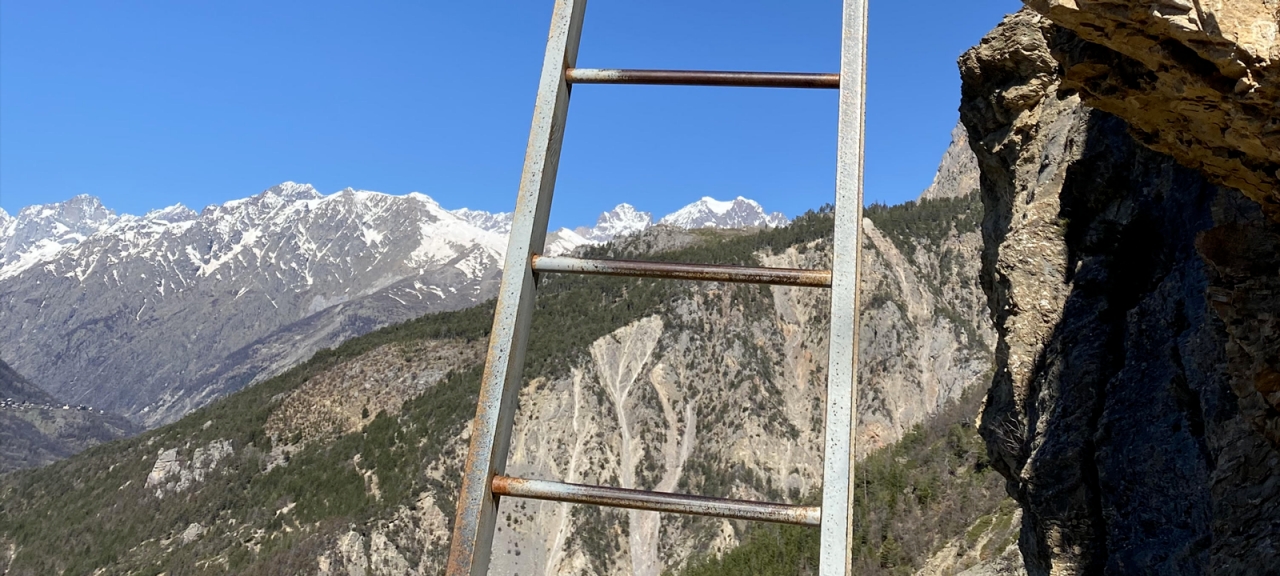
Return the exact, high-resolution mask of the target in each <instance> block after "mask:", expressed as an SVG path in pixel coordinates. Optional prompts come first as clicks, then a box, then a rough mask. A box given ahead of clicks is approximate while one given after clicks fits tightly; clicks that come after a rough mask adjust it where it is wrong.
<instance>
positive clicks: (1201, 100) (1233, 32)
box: [1025, 0, 1280, 221]
mask: <svg viewBox="0 0 1280 576" xmlns="http://www.w3.org/2000/svg"><path fill="white" fill-rule="evenodd" d="M1025 2H1026V4H1027V5H1028V6H1031V7H1032V8H1034V9H1036V10H1038V11H1039V12H1041V13H1042V14H1044V15H1046V16H1048V17H1049V18H1050V19H1051V20H1052V21H1053V22H1054V23H1056V24H1058V25H1060V26H1063V27H1065V28H1067V29H1069V30H1071V31H1072V32H1073V33H1057V34H1054V35H1053V38H1052V39H1051V45H1050V48H1051V49H1052V50H1053V55H1054V57H1055V58H1057V60H1058V61H1059V62H1060V63H1061V64H1062V65H1063V73H1062V85H1063V87H1065V88H1069V89H1073V90H1076V91H1078V92H1079V94H1080V97H1081V98H1082V99H1083V101H1084V103H1085V104H1087V105H1089V106H1092V107H1094V108H1097V109H1100V110H1105V111H1107V112H1110V113H1112V114H1115V115H1117V116H1119V117H1121V118H1124V119H1125V121H1126V122H1128V123H1129V128H1130V131H1131V133H1132V134H1133V135H1134V136H1135V137H1136V138H1137V139H1138V140H1139V141H1141V142H1142V143H1143V144H1145V145H1146V146H1148V147H1149V148H1151V149H1153V150H1156V151H1159V152H1163V153H1165V154H1169V155H1170V156H1172V157H1173V158H1175V159H1177V160H1178V161H1179V162H1180V163H1182V164H1183V165H1185V166H1189V167H1192V168H1195V169H1196V170H1199V171H1200V172H1201V173H1202V174H1204V175H1205V176H1206V177H1207V178H1209V179H1210V180H1212V181H1213V182H1215V183H1218V184H1222V185H1226V186H1230V187H1232V188H1236V189H1238V190H1240V191H1241V192H1242V193H1244V194H1245V195H1246V196H1248V197H1249V198H1252V199H1253V200H1254V201H1256V202H1258V203H1260V204H1261V205H1262V206H1263V209H1264V211H1265V212H1267V213H1268V214H1269V215H1270V216H1271V218H1272V219H1273V220H1276V221H1280V114H1277V113H1276V110H1277V109H1280V2H1276V0H1122V1H1108V2H1100V1H1097V0H1092V1H1088V0H1082V1H1077V0H1025Z"/></svg>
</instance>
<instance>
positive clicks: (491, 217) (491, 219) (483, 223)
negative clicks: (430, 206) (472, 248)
mask: <svg viewBox="0 0 1280 576" xmlns="http://www.w3.org/2000/svg"><path fill="white" fill-rule="evenodd" d="M453 214H454V216H457V217H459V218H461V219H463V220H466V221H467V222H468V223H470V224H471V225H472V226H475V227H476V228H479V229H481V230H487V231H489V232H493V233H494V234H501V235H503V236H506V235H508V234H510V233H511V219H512V217H513V216H514V214H513V213H511V212H498V213H496V214H495V213H492V212H485V211H483V210H472V209H470V208H459V209H457V210H454V211H453Z"/></svg>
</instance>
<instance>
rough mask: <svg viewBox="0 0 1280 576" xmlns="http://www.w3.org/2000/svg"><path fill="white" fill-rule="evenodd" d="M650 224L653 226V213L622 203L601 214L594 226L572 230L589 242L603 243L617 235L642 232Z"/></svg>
mask: <svg viewBox="0 0 1280 576" xmlns="http://www.w3.org/2000/svg"><path fill="white" fill-rule="evenodd" d="M650 226H653V214H650V213H648V212H641V211H639V210H636V207H635V206H632V205H630V204H626V203H623V204H619V205H617V206H616V207H614V209H613V210H610V211H608V212H605V213H604V214H601V215H600V217H599V218H597V219H596V225H595V226H594V227H592V228H587V227H585V226H582V227H579V228H578V229H576V230H574V232H575V233H577V234H578V235H579V236H581V237H582V238H584V239H586V240H587V241H589V242H598V243H604V242H608V241H610V240H613V239H614V238H616V237H618V236H624V235H627V234H635V233H636V232H642V231H644V230H645V229H647V228H649V227H650Z"/></svg>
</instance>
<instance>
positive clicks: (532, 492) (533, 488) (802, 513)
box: [493, 476, 822, 526]
mask: <svg viewBox="0 0 1280 576" xmlns="http://www.w3.org/2000/svg"><path fill="white" fill-rule="evenodd" d="M493 493H494V494H502V495H506V496H519V497H521V498H535V499H538V500H552V501H556V502H574V503H577V504H595V505H598V506H612V507H614V508H631V509H634V510H653V511H656V512H673V513H676V514H693V515H697V516H715V517H717V518H732V519H735V520H753V521H757V522H776V523H779V524H796V525H800V526H819V525H821V524H822V510H821V509H820V508H818V507H817V506H790V505H787V504H772V503H768V502H751V501H748V500H727V499H722V498H707V497H705V496H690V495H687V494H670V493H667V492H646V491H644V490H627V489H625V488H608V487H604V486H586V485H583V484H565V483H563V482H550V481H546V480H525V479H522V478H512V477H509V476H494V477H493Z"/></svg>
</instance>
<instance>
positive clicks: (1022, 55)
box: [960, 1, 1280, 574]
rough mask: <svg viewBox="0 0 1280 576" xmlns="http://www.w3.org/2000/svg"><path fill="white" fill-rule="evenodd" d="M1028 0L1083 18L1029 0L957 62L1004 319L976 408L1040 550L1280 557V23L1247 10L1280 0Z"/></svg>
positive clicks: (1159, 569)
mask: <svg viewBox="0 0 1280 576" xmlns="http://www.w3.org/2000/svg"><path fill="white" fill-rule="evenodd" d="M1029 4H1032V5H1035V6H1036V7H1037V8H1039V9H1041V10H1043V11H1046V12H1047V13H1048V14H1049V15H1050V16H1051V17H1053V18H1055V19H1060V21H1062V22H1063V23H1065V24H1067V25H1069V26H1074V27H1075V28H1076V29H1077V30H1078V31H1079V36H1077V35H1076V34H1075V33H1073V32H1071V31H1069V30H1066V29H1064V28H1061V27H1057V26H1055V25H1053V24H1051V23H1050V22H1049V21H1048V20H1046V19H1044V18H1042V17H1040V16H1039V15H1036V14H1034V13H1032V12H1027V11H1024V12H1022V13H1019V14H1017V15H1014V16H1012V17H1010V18H1009V19H1007V20H1006V21H1005V22H1004V23H1003V24H1001V26H1000V27H999V28H998V29H997V30H996V31H995V32H993V33H992V34H991V35H990V36H988V37H987V38H985V39H983V41H982V43H981V44H980V45H979V46H977V47H976V48H974V49H973V50H971V51H970V52H968V53H967V54H965V56H964V57H963V58H962V59H961V62H960V64H961V71H962V78H963V101H962V105H961V118H962V121H963V123H964V124H965V126H966V128H967V129H968V131H969V135H970V140H971V142H972V143H973V148H974V151H975V153H976V155H977V157H978V163H979V166H980V167H981V171H982V175H981V185H982V198H983V203H984V205H985V208H986V214H985V217H984V220H983V224H982V232H983V239H984V249H983V256H982V274H981V276H982V282H983V287H984V289H985V290H986V292H987V297H988V301H989V304H990V306H991V309H992V311H993V313H994V319H995V325H996V330H997V332H998V333H999V340H998V344H997V348H996V375H995V378H994V381H993V384H992V388H991V390H990V392H989V395H988V398H987V404H986V407H985V411H984V414H983V418H982V425H981V429H982V433H983V436H984V437H985V439H986V440H987V443H988V449H989V450H990V452H991V454H992V457H993V460H994V462H995V466H996V467H997V468H998V469H999V470H1000V471H1001V473H1003V474H1004V475H1005V476H1006V478H1007V480H1008V489H1009V491H1010V493H1011V494H1012V495H1014V496H1015V497H1016V498H1017V500H1018V501H1019V502H1020V503H1021V505H1022V509H1023V516H1022V522H1023V525H1022V534H1021V538H1020V546H1021V548H1022V552H1023V556H1024V558H1025V560H1026V563H1027V569H1028V572H1029V573H1031V574H1050V573H1052V574H1070V573H1090V574H1093V573H1130V572H1154V573H1162V574H1204V573H1224V574H1225V573H1232V574H1245V573H1267V572H1268V571H1271V570H1274V568H1275V566H1280V548H1278V547H1277V545H1276V542H1277V540H1276V534H1278V533H1280V474H1278V473H1277V470H1280V442H1278V441H1280V437H1278V435H1277V433H1276V432H1277V418H1278V417H1280V412H1277V407H1278V406H1280V372H1278V371H1277V370H1278V369H1280V355H1278V354H1280V347H1278V346H1277V345H1276V341H1277V335H1278V334H1280V326H1278V325H1277V322H1278V318H1280V299H1278V298H1280V249H1278V248H1280V225H1277V223H1276V221H1274V220H1269V219H1268V218H1267V217H1266V216H1265V213H1266V212H1268V211H1272V212H1271V213H1272V215H1274V212H1273V208H1274V204H1272V203H1271V198H1272V197H1273V196H1274V194H1275V191H1276V184H1275V178H1276V175H1275V174H1274V169H1275V167H1276V164H1275V161H1276V158H1277V156H1276V155H1275V154H1276V153H1277V150H1280V146H1277V145H1276V144H1275V140H1274V138H1275V134H1276V132H1275V126H1276V115H1275V110H1276V108H1275V104H1274V102H1275V100H1276V98H1275V92H1274V91H1273V90H1274V89H1275V88H1276V86H1277V85H1276V84H1274V83H1272V84H1270V85H1269V87H1266V86H1260V85H1257V84H1260V83H1264V82H1263V80H1264V79H1265V78H1268V77H1269V76H1268V74H1273V73H1274V71H1275V67H1274V62H1275V52H1274V50H1275V45H1274V43H1272V44H1266V43H1265V42H1263V40H1266V39H1267V38H1270V39H1272V40H1274V38H1275V33H1274V26H1272V27H1271V28H1268V27H1267V24H1268V21H1267V20H1266V19H1265V18H1262V19H1260V20H1255V21H1254V24H1253V27H1252V28H1251V27H1250V26H1247V25H1244V24H1242V23H1241V22H1240V21H1239V20H1238V18H1240V17H1243V16H1241V15H1242V14H1243V13H1242V12H1241V10H1244V9H1245V8H1246V7H1248V6H1254V5H1257V6H1255V8H1258V9H1260V10H1261V9H1263V8H1265V10H1263V11H1264V12H1265V14H1262V16H1266V15H1274V13H1275V12H1274V10H1275V9H1276V6H1275V4H1274V3H1268V2H1233V3H1226V2H1210V1H1206V2H1195V3H1189V2H1188V3H1183V2H1159V3H1155V2H1151V3H1143V2H1129V3H1126V2H1107V3H1103V2H1078V3H1077V2H1065V1H1064V2H1029ZM1148 4H1150V6H1147V5H1148ZM1183 4H1186V6H1182V5H1183ZM1192 4H1194V6H1192ZM1188 7H1192V8H1194V10H1192V9H1190V8H1188ZM1184 8H1187V9H1184ZM1209 16H1213V18H1210V17H1209ZM1271 21H1274V19H1272V20H1271ZM1161 26H1163V28H1162V27H1161ZM1249 30H1253V31H1254V32H1257V34H1256V35H1255V36H1249V35H1248V34H1247V32H1248V31H1249ZM1267 30H1271V32H1270V33H1269V34H1270V35H1269V36H1268V33H1267ZM1080 37H1084V38H1087V39H1092V40H1097V41H1100V42H1108V43H1110V44H1109V45H1112V46H1115V49H1116V50H1121V49H1124V50H1127V52H1125V53H1124V54H1123V55H1124V58H1126V59H1128V60H1125V59H1122V58H1120V57H1119V56H1116V55H1115V54H1112V55H1110V56H1108V57H1110V58H1113V60H1112V61H1111V62H1112V64H1114V66H1112V67H1110V68H1108V67H1107V66H1109V65H1110V64H1108V65H1103V64H1099V60H1097V59H1094V60H1088V59H1087V58H1083V57H1084V56H1090V57H1093V56H1097V55H1099V54H1104V53H1105V52H1104V49H1103V48H1102V47H1100V46H1098V45H1088V44H1084V43H1082V42H1083V41H1082V40H1081V39H1080ZM1214 38H1217V39H1218V40H1216V41H1215V40H1214ZM1224 38H1225V39H1227V40H1229V42H1228V41H1227V40H1223V39H1224ZM1228 44H1229V45H1230V46H1229V45H1228ZM1231 46H1235V47H1237V48H1239V49H1238V50H1236V51H1235V52H1232V50H1233V48H1231ZM1117 53H1118V52H1117ZM1055 56H1057V57H1058V58H1061V59H1063V60H1064V62H1063V64H1065V70H1066V72H1065V75H1064V74H1063V70H1064V66H1063V65H1062V64H1060V63H1059V61H1058V59H1055ZM1228 56H1230V57H1232V58H1236V59H1237V60H1238V61H1239V62H1238V65H1234V66H1235V67H1234V68H1233V67H1232V66H1233V65H1231V62H1230V61H1229V58H1228ZM1087 62H1093V63H1092V64H1089V63H1087ZM1138 64H1141V65H1142V69H1141V70H1139V69H1138V68H1136V67H1137V66H1138ZM1086 72H1088V74H1087V75H1086V74H1085V73H1086ZM1197 75H1198V76H1197ZM1232 75H1234V76H1232ZM1086 76H1088V77H1089V78H1093V79H1095V80H1098V81H1099V82H1102V83H1093V84H1090V81H1086V80H1083V79H1084V78H1085V77H1086ZM1229 76H1230V77H1234V78H1235V79H1236V80H1235V81H1234V82H1233V83H1232V86H1225V85H1223V84H1221V83H1222V82H1223V81H1224V79H1225V78H1227V77H1229ZM1103 81H1105V82H1103ZM1268 95H1269V96H1268ZM1258 98H1261V99H1262V100H1256V99H1258ZM1085 102H1087V103H1089V104H1095V105H1097V106H1098V107H1099V108H1102V109H1095V108H1090V107H1088V106H1086V105H1085ZM1108 111H1111V112H1116V113H1119V114H1123V115H1124V118H1125V119H1124V120H1122V119H1121V118H1118V117H1116V116H1114V115H1112V114H1110V113H1108ZM1125 120H1129V121H1130V122H1126V121H1125ZM1135 137H1136V138H1135ZM1165 153H1168V154H1169V155H1165ZM1188 165H1190V166H1194V167H1195V168H1197V169H1198V170H1202V171H1203V172H1200V171H1197V170H1192V169H1190V168H1188V167H1187V166H1188ZM1221 184H1230V185H1234V186H1238V187H1239V189H1234V188H1227V187H1224V186H1222V185H1221Z"/></svg>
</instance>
